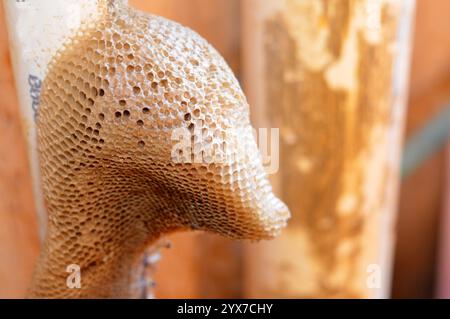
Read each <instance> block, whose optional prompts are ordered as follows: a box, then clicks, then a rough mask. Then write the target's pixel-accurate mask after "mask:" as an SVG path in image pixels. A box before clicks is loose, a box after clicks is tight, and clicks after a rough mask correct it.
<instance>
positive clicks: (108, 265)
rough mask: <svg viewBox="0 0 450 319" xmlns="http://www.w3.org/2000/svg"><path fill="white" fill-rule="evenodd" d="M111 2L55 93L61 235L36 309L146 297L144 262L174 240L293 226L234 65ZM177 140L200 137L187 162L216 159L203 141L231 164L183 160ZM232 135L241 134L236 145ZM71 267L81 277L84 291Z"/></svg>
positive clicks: (48, 182) (79, 38)
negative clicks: (44, 302) (73, 281)
mask: <svg viewBox="0 0 450 319" xmlns="http://www.w3.org/2000/svg"><path fill="white" fill-rule="evenodd" d="M103 3H104V4H103V5H101V10H103V11H101V12H104V13H103V14H100V17H99V18H97V20H95V23H91V24H92V25H91V24H90V25H86V26H84V27H82V28H81V29H80V31H79V32H77V34H76V35H74V36H73V37H72V38H71V39H70V40H68V42H67V43H66V44H65V45H64V47H62V48H61V49H60V50H59V51H58V53H57V54H56V55H55V57H54V58H53V60H52V62H51V64H50V66H49V68H48V71H47V75H46V77H45V80H44V82H43V88H42V92H41V106H40V109H39V114H38V145H39V155H40V165H41V170H42V185H43V191H44V196H45V201H46V206H47V210H48V213H49V217H48V220H49V225H48V233H47V236H46V239H45V242H44V246H43V250H42V253H41V256H40V258H39V261H38V264H37V266H36V270H35V274H34V279H33V283H32V287H31V289H30V297H32V298H91V297H93V298H110V297H114V298H126V297H139V296H140V294H141V292H142V285H143V284H142V282H141V280H140V279H141V278H142V272H143V269H142V254H143V253H144V252H145V249H146V248H147V247H148V245H149V244H151V243H153V242H154V241H155V240H157V239H158V238H159V237H161V236H162V235H165V234H168V233H171V232H174V231H180V230H203V231H209V232H214V233H217V234H220V235H223V236H226V237H229V238H233V239H249V240H262V239H270V238H273V237H274V236H276V235H277V234H278V233H279V232H280V230H281V229H282V228H283V227H284V226H285V225H286V223H287V220H288V218H289V210H288V208H287V207H286V206H285V204H283V203H282V202H281V201H280V200H279V199H278V198H277V197H275V196H274V194H273V193H272V188H271V185H270V183H269V181H268V179H267V177H266V174H265V171H264V168H263V166H262V163H261V159H260V155H259V152H258V148H257V145H256V142H255V138H254V136H253V133H252V130H251V126H250V120H249V108H248V104H247V101H246V98H245V96H244V94H243V93H242V90H241V88H240V86H239V83H238V81H237V80H236V78H235V77H234V75H233V73H232V71H231V70H230V69H229V67H228V65H227V64H226V62H225V61H224V60H223V58H222V57H221V56H220V55H219V54H218V53H217V52H216V50H215V49H214V48H212V47H211V45H210V44H209V43H208V42H207V41H206V40H204V39H203V38H201V37H200V36H199V35H198V34H196V33H195V32H193V31H191V30H189V29H187V28H185V27H183V26H181V25H179V24H177V23H175V22H172V21H169V20H166V19H164V18H161V17H157V16H153V15H148V14H145V13H142V12H139V11H137V10H135V9H133V8H130V7H128V5H127V4H126V1H106V2H103ZM177 129H184V130H185V131H187V132H190V133H193V132H199V131H200V132H201V133H202V134H201V137H200V138H199V137H197V136H196V135H195V134H191V135H190V140H191V142H192V144H193V147H191V148H190V151H189V153H187V151H186V152H184V155H186V153H187V155H188V156H187V158H188V159H193V158H194V159H195V158H198V156H197V155H204V154H206V152H205V150H204V149H202V147H201V146H202V145H204V144H205V143H204V142H205V141H206V142H208V143H207V144H208V145H210V148H211V149H212V151H211V152H210V154H212V155H217V154H219V153H221V154H227V155H230V154H232V155H233V156H226V157H224V159H223V160H220V161H214V160H211V158H206V157H204V158H202V160H201V161H195V160H194V161H192V160H191V161H186V160H184V161H180V160H177V156H174V151H173V149H174V138H173V132H174V131H175V130H177ZM228 132H238V133H236V134H234V135H235V137H236V136H237V143H232V141H231V140H230V139H229V138H227V136H228V135H229V134H228ZM224 150H225V151H224ZM179 153H183V150H180V152H179ZM177 154H178V153H177V152H175V155H177ZM208 156H209V155H208ZM185 157H186V156H185ZM214 158H215V157H214ZM70 265H78V266H79V269H80V272H79V273H80V275H81V276H80V277H81V282H80V286H79V287H76V288H74V289H73V287H72V288H71V287H69V286H68V285H67V281H68V277H69V275H70V273H68V272H67V267H69V266H70Z"/></svg>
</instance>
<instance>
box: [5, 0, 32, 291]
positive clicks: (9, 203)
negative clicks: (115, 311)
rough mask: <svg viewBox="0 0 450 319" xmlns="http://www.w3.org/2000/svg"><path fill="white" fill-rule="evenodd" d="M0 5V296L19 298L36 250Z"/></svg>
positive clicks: (28, 187) (28, 181) (20, 132)
mask: <svg viewBox="0 0 450 319" xmlns="http://www.w3.org/2000/svg"><path fill="white" fill-rule="evenodd" d="M2 17H3V8H2V5H1V4H0V298H15V297H23V296H24V294H25V291H26V288H27V286H28V283H29V281H30V278H31V273H32V269H33V265H34V261H35V258H36V257H37V252H38V235H37V226H36V218H35V211H34V202H33V195H32V190H31V179H30V173H29V169H28V162H27V160H28V159H27V154H26V145H25V142H24V136H23V134H22V128H21V123H20V115H19V109H18V106H17V97H16V94H15V88H14V84H13V83H14V82H13V74H12V70H11V60H10V58H9V51H8V50H9V49H8V41H7V33H6V29H5V25H4V20H3V18H2Z"/></svg>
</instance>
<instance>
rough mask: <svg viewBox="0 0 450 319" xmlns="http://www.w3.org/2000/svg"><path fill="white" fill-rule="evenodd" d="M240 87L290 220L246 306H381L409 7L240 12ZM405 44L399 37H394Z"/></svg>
mask: <svg viewBox="0 0 450 319" xmlns="http://www.w3.org/2000/svg"><path fill="white" fill-rule="evenodd" d="M243 4H244V11H243V17H244V21H246V23H245V24H244V32H243V34H244V41H243V43H244V59H245V60H244V76H245V79H244V83H245V87H246V90H247V93H248V97H249V100H250V104H251V105H252V106H253V107H254V109H253V114H254V121H255V123H256V125H257V126H258V127H266V128H270V127H278V128H280V137H281V139H280V156H281V160H280V162H281V164H280V170H279V172H278V173H277V174H276V175H275V176H274V180H275V185H277V191H278V193H279V195H281V197H282V199H283V200H284V201H285V202H286V203H287V204H288V206H289V207H290V209H291V211H292V213H293V218H292V221H291V224H290V226H289V227H288V229H287V231H286V232H285V233H284V234H283V235H282V236H281V238H280V239H278V240H276V241H273V242H269V243H262V244H259V245H250V246H248V248H247V249H246V252H247V254H248V258H247V263H246V270H247V271H246V272H245V274H246V275H247V277H246V283H247V285H246V287H247V289H246V293H247V296H250V297H313V298H316V297H325V298H326V297H333V298H336V297H337V298H348V297H363V298H367V297H387V296H388V295H389V289H390V274H391V264H392V263H391V257H392V246H393V235H394V230H393V227H394V219H395V211H396V209H395V208H396V194H397V188H398V187H397V186H398V181H399V176H398V175H399V174H398V171H399V155H400V149H401V136H402V132H403V119H404V111H405V99H406V87H407V81H406V79H407V77H408V72H407V71H408V66H409V63H408V61H409V44H410V33H411V30H412V28H411V21H412V18H413V4H414V1H401V0H386V1H372V0H345V1H343V0H340V1H322V0H321V1H305V0H283V1H269V0H267V1H258V0H254V1H245V2H244V3H243ZM399 35H400V36H399Z"/></svg>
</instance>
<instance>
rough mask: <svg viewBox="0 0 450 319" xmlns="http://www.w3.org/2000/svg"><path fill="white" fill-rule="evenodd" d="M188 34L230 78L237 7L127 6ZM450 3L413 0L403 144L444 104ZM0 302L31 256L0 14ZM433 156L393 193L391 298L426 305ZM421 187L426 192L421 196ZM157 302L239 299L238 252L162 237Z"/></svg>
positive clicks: (173, 0) (207, 239)
mask: <svg viewBox="0 0 450 319" xmlns="http://www.w3.org/2000/svg"><path fill="white" fill-rule="evenodd" d="M130 2H131V3H133V4H134V5H135V6H136V7H139V8H141V9H143V10H146V11H149V12H152V13H155V14H160V15H163V16H166V17H168V18H171V19H174V20H176V21H179V22H181V23H183V24H185V25H188V26H190V27H192V28H193V29H194V30H196V31H198V32H199V33H200V34H201V35H203V36H204V37H206V38H207V39H208V40H209V41H210V42H211V43H212V44H213V45H214V46H215V47H216V48H218V50H219V51H220V52H221V53H222V54H223V55H224V56H225V59H226V60H227V61H228V62H229V63H230V65H231V66H232V68H233V70H234V71H235V72H236V73H237V74H238V75H239V74H240V23H239V21H240V0H189V1H188V0H152V1H148V0H130ZM449 20H450V1H449V0H433V1H429V0H418V18H417V31H416V37H415V46H414V62H413V72H412V82H411V105H410V112H409V115H408V128H407V132H408V135H411V134H412V133H413V132H414V131H415V130H416V129H419V128H420V127H421V126H423V125H424V124H425V123H426V121H427V120H428V119H429V118H430V117H432V116H433V115H434V114H436V112H437V111H438V110H439V107H440V106H441V105H443V104H444V103H445V102H446V101H449V100H450V28H449V24H448V21H449ZM0 68H1V69H0V298H2V297H20V296H23V295H24V292H25V289H26V286H27V284H28V281H29V277H30V275H31V270H32V266H33V263H34V260H35V258H36V255H37V251H38V239H37V232H36V221H35V217H34V207H33V200H32V194H31V186H30V176H29V170H28V166H27V162H26V151H25V150H26V147H25V144H24V139H23V136H22V133H21V128H20V117H19V112H18V106H17V99H16V95H15V90H14V86H13V81H12V72H11V63H10V60H9V55H8V43H7V40H6V31H5V25H4V20H3V12H2V9H1V5H0ZM443 164H444V155H443V153H440V154H436V155H435V156H433V158H431V159H430V160H429V161H428V162H427V163H425V164H424V165H423V166H422V167H421V168H420V169H419V170H417V171H416V172H415V173H414V174H413V175H411V176H409V177H408V178H407V179H406V180H405V181H404V183H403V185H402V194H401V204H400V216H399V227H398V229H399V238H398V245H397V255H396V267H395V280H394V296H396V297H431V296H432V290H433V280H434V269H435V265H434V260H435V259H436V249H435V247H436V238H437V235H436V234H437V225H438V222H439V212H440V210H441V203H442V200H441V197H442V195H441V194H442V183H443ZM424 185H425V186H426V187H424ZM170 240H171V242H172V248H170V249H168V250H165V251H164V253H163V259H162V261H161V262H160V263H159V264H158V270H157V275H156V280H157V283H158V286H157V289H156V293H157V297H160V298H166V297H182V298H183V297H184V298H187V297H189V298H195V297H240V280H239V279H238V278H239V277H240V273H241V268H240V263H239V258H240V254H241V248H240V245H239V244H238V243H235V242H231V241H226V240H224V239H221V238H218V237H215V236H207V235H204V234H178V235H175V236H172V237H171V238H170Z"/></svg>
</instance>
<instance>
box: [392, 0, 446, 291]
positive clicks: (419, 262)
mask: <svg viewBox="0 0 450 319" xmlns="http://www.w3.org/2000/svg"><path fill="white" fill-rule="evenodd" d="M449 21H450V1H448V0H433V1H429V0H418V7H417V22H416V33H415V43H414V52H413V64H412V74H411V93H410V105H409V112H408V122H407V135H408V136H411V134H413V133H414V132H415V131H416V130H418V129H420V128H421V127H423V125H424V124H425V123H426V121H427V120H428V119H430V118H431V117H433V116H435V115H436V114H437V112H438V111H439V110H440V109H441V108H442V107H443V106H444V105H445V104H447V103H448V102H449V101H450V24H449ZM444 163H445V156H444V152H443V151H442V152H438V153H437V154H435V155H434V156H432V157H431V158H430V159H429V160H428V161H427V162H426V163H425V164H424V165H422V167H420V168H419V169H418V170H417V171H416V172H414V173H413V174H412V175H411V176H409V177H408V178H406V179H405V180H404V181H403V184H402V191H401V197H400V208H399V210H400V212H399V217H398V226H397V228H398V237H397V249H396V250H397V251H396V259H395V271H394V286H393V296H394V297H398V298H420V297H423V298H430V297H432V296H433V290H434V280H435V269H436V257H437V256H436V253H437V238H438V231H439V221H440V213H441V211H442V192H443V191H444V187H443V183H444V169H445V167H444Z"/></svg>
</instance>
